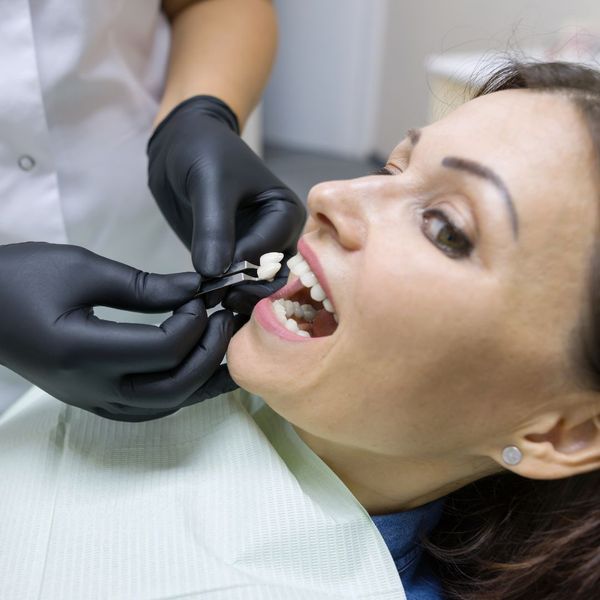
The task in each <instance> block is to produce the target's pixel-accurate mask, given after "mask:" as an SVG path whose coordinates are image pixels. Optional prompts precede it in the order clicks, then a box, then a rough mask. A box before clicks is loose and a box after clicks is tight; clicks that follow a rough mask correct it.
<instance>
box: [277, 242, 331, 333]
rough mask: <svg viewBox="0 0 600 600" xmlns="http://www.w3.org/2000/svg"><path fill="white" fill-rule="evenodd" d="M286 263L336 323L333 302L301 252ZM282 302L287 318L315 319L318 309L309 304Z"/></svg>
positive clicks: (310, 320)
mask: <svg viewBox="0 0 600 600" xmlns="http://www.w3.org/2000/svg"><path fill="white" fill-rule="evenodd" d="M272 254H275V253H272ZM287 265H288V267H289V268H290V271H291V272H292V273H293V274H294V275H295V276H296V277H298V278H299V279H300V281H301V283H302V285H303V286H304V287H306V288H308V289H309V290H310V297H311V298H312V299H313V300H314V301H315V302H322V303H323V308H324V309H325V310H326V311H327V312H329V313H332V314H333V318H334V319H335V322H336V323H337V322H338V316H337V314H336V313H335V310H334V308H333V304H332V302H331V300H329V298H327V294H326V293H325V290H324V289H323V287H322V286H321V284H320V283H319V280H318V279H317V276H316V275H315V274H314V273H313V272H312V269H311V268H310V265H309V264H308V263H307V262H306V260H305V259H304V257H303V256H302V255H301V254H296V255H295V256H292V258H290V259H289V260H288V261H287ZM275 302H279V301H275ZM288 303H289V304H288ZM282 304H283V306H284V307H285V316H286V318H287V319H290V318H291V317H294V316H295V317H296V318H298V319H304V320H305V321H307V322H309V323H310V322H312V321H313V320H314V319H315V317H316V315H317V312H318V310H317V309H315V308H314V307H312V306H311V305H310V304H303V305H302V306H300V305H299V303H298V302H290V301H289V300H286V301H285V302H284V301H282ZM278 314H281V313H278ZM282 322H283V321H282ZM284 324H285V323H284Z"/></svg>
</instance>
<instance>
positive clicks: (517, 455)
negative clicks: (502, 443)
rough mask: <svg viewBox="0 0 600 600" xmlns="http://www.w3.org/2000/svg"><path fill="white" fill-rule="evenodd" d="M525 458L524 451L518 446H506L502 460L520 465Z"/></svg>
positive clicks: (509, 463)
mask: <svg viewBox="0 0 600 600" xmlns="http://www.w3.org/2000/svg"><path fill="white" fill-rule="evenodd" d="M522 459H523V453H522V452H521V451H520V450H519V449H518V448H517V447H516V446H506V448H504V450H502V460H503V461H504V462H505V463H506V464H507V465H511V466H514V465H518V464H519V463H520V462H521V460H522Z"/></svg>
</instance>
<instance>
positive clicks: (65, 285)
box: [0, 242, 235, 421]
mask: <svg viewBox="0 0 600 600" xmlns="http://www.w3.org/2000/svg"><path fill="white" fill-rule="evenodd" d="M0 281H2V285H1V286H0V307H1V310H0V364H2V365H4V366H6V367H8V368H9V369H12V370H13V371H15V372H16V373H19V374H20V375H22V376H23V377H25V378H26V379H28V380H29V381H31V382H32V383H34V384H35V385H37V386H39V387H40V388H42V389H44V390H45V391H46V392H48V393H49V394H51V395H53V396H55V397H56V398H58V399H59V400H62V401H63V402H66V403H67V404H71V405H73V406H78V407H80V408H83V409H85V410H88V411H91V412H93V413H96V414H98V415H101V416H103V417H107V418H110V419H117V420H122V421H142V420H148V419H154V418H158V417H161V416H165V415H167V414H171V413H173V412H175V411H176V410H178V409H179V408H181V407H182V406H187V405H189V404H193V403H195V402H200V401H202V400H204V399H206V398H210V397H212V396H216V395H218V394H220V393H223V392H225V391H229V390H231V389H233V388H234V387H235V385H234V384H233V382H232V381H231V379H230V377H229V374H228V373H227V369H226V368H225V367H219V364H220V363H221V360H222V358H223V356H224V354H225V350H226V348H227V345H228V343H229V339H230V337H231V335H232V331H233V316H232V314H231V313H230V312H229V311H221V312H219V313H216V314H214V315H212V316H211V317H210V318H208V316H207V314H206V311H205V309H204V305H203V303H202V301H201V300H200V299H192V297H193V295H194V293H195V291H196V290H197V289H198V286H199V284H200V281H201V278H200V276H199V275H197V274H196V273H178V274H174V275H153V274H149V273H144V272H142V271H138V270H137V269H133V268H131V267H129V266H126V265H124V264H121V263H118V262H115V261H112V260H108V259H106V258H103V257H101V256H98V255H97V254H94V253H92V252H89V251H88V250H85V249H83V248H80V247H77V246H64V245H57V244H45V243H34V242H28V243H23V244H12V245H7V246H0ZM95 305H101V306H110V307H114V308H120V309H124V310H131V311H138V312H149V313H152V312H164V311H170V310H174V313H173V315H172V316H171V317H169V318H168V319H167V320H166V321H164V323H162V325H161V326H160V327H155V326H152V325H143V324H132V323H115V322H111V321H104V320H101V319H99V318H98V317H96V316H95V315H94V312H93V309H92V307H93V306H95Z"/></svg>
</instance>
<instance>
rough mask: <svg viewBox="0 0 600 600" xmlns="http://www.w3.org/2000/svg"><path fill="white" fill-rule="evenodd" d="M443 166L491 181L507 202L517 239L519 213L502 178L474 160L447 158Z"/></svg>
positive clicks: (443, 161) (455, 157)
mask: <svg viewBox="0 0 600 600" xmlns="http://www.w3.org/2000/svg"><path fill="white" fill-rule="evenodd" d="M442 166H444V167H448V168H449V169H458V170H460V171H466V172H467V173H470V174H471V175H475V177H480V178H481V179H485V180H486V181H489V182H490V183H492V184H493V185H495V186H496V188H497V189H498V190H499V192H500V195H501V196H502V198H503V199H504V201H505V204H506V207H507V209H508V213H509V217H510V222H511V225H512V230H513V235H514V237H515V239H517V238H518V236H519V218H518V216H517V211H516V210H515V205H514V203H513V200H512V196H511V194H510V191H509V190H508V188H507V187H506V184H505V183H504V181H502V179H501V178H500V176H499V175H498V174H497V173H495V172H494V171H492V169H490V168H489V167H486V166H484V165H482V164H480V163H478V162H475V161H473V160H469V159H467V158H459V157H457V156H446V158H444V159H443V160H442Z"/></svg>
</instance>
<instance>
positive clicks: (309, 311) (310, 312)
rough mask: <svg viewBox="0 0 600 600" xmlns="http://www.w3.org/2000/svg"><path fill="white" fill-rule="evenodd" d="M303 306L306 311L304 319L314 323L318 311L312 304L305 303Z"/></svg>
mask: <svg viewBox="0 0 600 600" xmlns="http://www.w3.org/2000/svg"><path fill="white" fill-rule="evenodd" d="M301 308H302V310H303V311H304V320H305V321H308V322H309V323H312V321H314V319H315V317H316V316H317V311H316V310H315V309H314V308H313V307H312V306H311V305H310V304H303V305H302V306H301Z"/></svg>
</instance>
